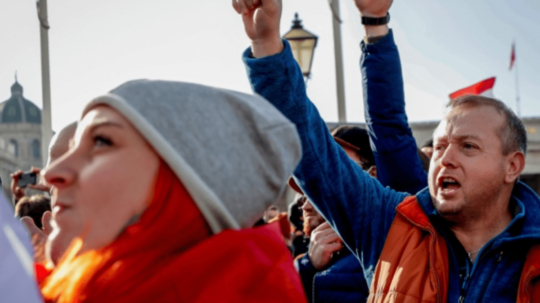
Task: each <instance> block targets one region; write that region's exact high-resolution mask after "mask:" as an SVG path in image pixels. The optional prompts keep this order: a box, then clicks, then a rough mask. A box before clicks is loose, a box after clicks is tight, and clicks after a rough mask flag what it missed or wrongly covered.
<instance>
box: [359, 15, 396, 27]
mask: <svg viewBox="0 0 540 303" xmlns="http://www.w3.org/2000/svg"><path fill="white" fill-rule="evenodd" d="M388 22H390V13H386V16H384V17H381V18H371V17H364V16H362V24H363V25H384V24H388Z"/></svg>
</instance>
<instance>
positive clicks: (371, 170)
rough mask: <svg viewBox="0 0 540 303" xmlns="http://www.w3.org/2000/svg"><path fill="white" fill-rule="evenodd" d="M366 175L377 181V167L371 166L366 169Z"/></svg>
mask: <svg viewBox="0 0 540 303" xmlns="http://www.w3.org/2000/svg"><path fill="white" fill-rule="evenodd" d="M367 173H368V174H369V175H370V176H372V177H373V178H375V179H377V165H372V166H371V167H370V168H369V169H368V171H367Z"/></svg>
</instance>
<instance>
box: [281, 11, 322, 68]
mask: <svg viewBox="0 0 540 303" xmlns="http://www.w3.org/2000/svg"><path fill="white" fill-rule="evenodd" d="M283 38H285V39H286V40H287V41H289V44H290V45H291V49H292V53H293V56H294V59H296V62H298V65H300V69H301V70H302V74H303V75H304V77H306V78H309V75H310V73H311V64H312V63H313V54H314V53H315V46H317V40H318V39H319V38H318V37H317V36H315V35H314V34H312V33H310V32H308V31H307V30H305V29H304V27H303V26H302V20H300V19H298V13H296V14H295V15H294V20H293V25H292V27H291V30H289V32H287V33H286V34H285V35H284V36H283Z"/></svg>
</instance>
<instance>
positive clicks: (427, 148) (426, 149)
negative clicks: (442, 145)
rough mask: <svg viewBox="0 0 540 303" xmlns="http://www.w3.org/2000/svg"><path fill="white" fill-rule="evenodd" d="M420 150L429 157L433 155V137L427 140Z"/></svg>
mask: <svg viewBox="0 0 540 303" xmlns="http://www.w3.org/2000/svg"><path fill="white" fill-rule="evenodd" d="M420 150H421V151H422V152H423V153H424V154H426V156H428V157H429V158H430V159H431V157H432V156H433V139H429V140H427V141H426V142H425V143H424V145H422V148H420Z"/></svg>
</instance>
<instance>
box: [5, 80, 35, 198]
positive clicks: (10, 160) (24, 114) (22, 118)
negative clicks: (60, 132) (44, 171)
mask: <svg viewBox="0 0 540 303" xmlns="http://www.w3.org/2000/svg"><path fill="white" fill-rule="evenodd" d="M41 158H42V157H41V110H40V109H39V107H37V106H36V105H35V104H34V103H33V102H32V101H29V100H27V99H25V98H24V96H23V87H22V86H21V85H20V84H19V82H18V81H17V80H15V83H14V84H13V85H12V86H11V97H9V99H7V100H6V101H4V102H2V103H0V176H1V177H2V187H3V189H4V193H5V194H6V196H8V197H10V198H11V190H10V183H11V177H10V174H11V173H13V172H15V171H17V170H19V169H20V170H23V171H28V170H30V168H31V167H32V166H34V167H42V163H41V162H42V161H41Z"/></svg>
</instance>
